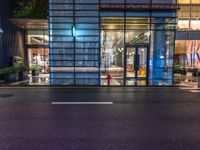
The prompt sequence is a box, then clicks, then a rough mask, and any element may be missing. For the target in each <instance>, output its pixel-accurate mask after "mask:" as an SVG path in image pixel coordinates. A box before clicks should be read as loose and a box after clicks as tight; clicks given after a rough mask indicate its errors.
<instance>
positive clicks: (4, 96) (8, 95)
mask: <svg viewBox="0 0 200 150" xmlns="http://www.w3.org/2000/svg"><path fill="white" fill-rule="evenodd" d="M12 96H13V95H12V94H0V98H6V97H12Z"/></svg>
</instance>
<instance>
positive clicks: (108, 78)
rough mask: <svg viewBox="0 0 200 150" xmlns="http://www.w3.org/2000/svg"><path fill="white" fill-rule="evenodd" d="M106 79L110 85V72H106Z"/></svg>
mask: <svg viewBox="0 0 200 150" xmlns="http://www.w3.org/2000/svg"><path fill="white" fill-rule="evenodd" d="M106 79H107V80H108V86H110V80H111V79H112V77H111V75H110V74H107V77H106Z"/></svg>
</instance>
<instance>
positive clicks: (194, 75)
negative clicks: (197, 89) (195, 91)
mask: <svg viewBox="0 0 200 150" xmlns="http://www.w3.org/2000/svg"><path fill="white" fill-rule="evenodd" d="M192 76H193V77H198V69H197V68H194V69H192Z"/></svg>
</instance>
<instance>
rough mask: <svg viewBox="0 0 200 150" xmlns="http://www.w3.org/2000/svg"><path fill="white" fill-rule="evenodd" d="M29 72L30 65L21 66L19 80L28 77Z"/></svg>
mask: <svg viewBox="0 0 200 150" xmlns="http://www.w3.org/2000/svg"><path fill="white" fill-rule="evenodd" d="M28 72H29V68H28V67H24V66H21V67H19V81H23V80H26V79H28Z"/></svg>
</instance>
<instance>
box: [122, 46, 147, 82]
mask: <svg viewBox="0 0 200 150" xmlns="http://www.w3.org/2000/svg"><path fill="white" fill-rule="evenodd" d="M126 55H127V56H126V81H127V82H126V85H127V86H147V85H148V70H149V48H148V46H145V45H136V46H135V45H134V46H126Z"/></svg>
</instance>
